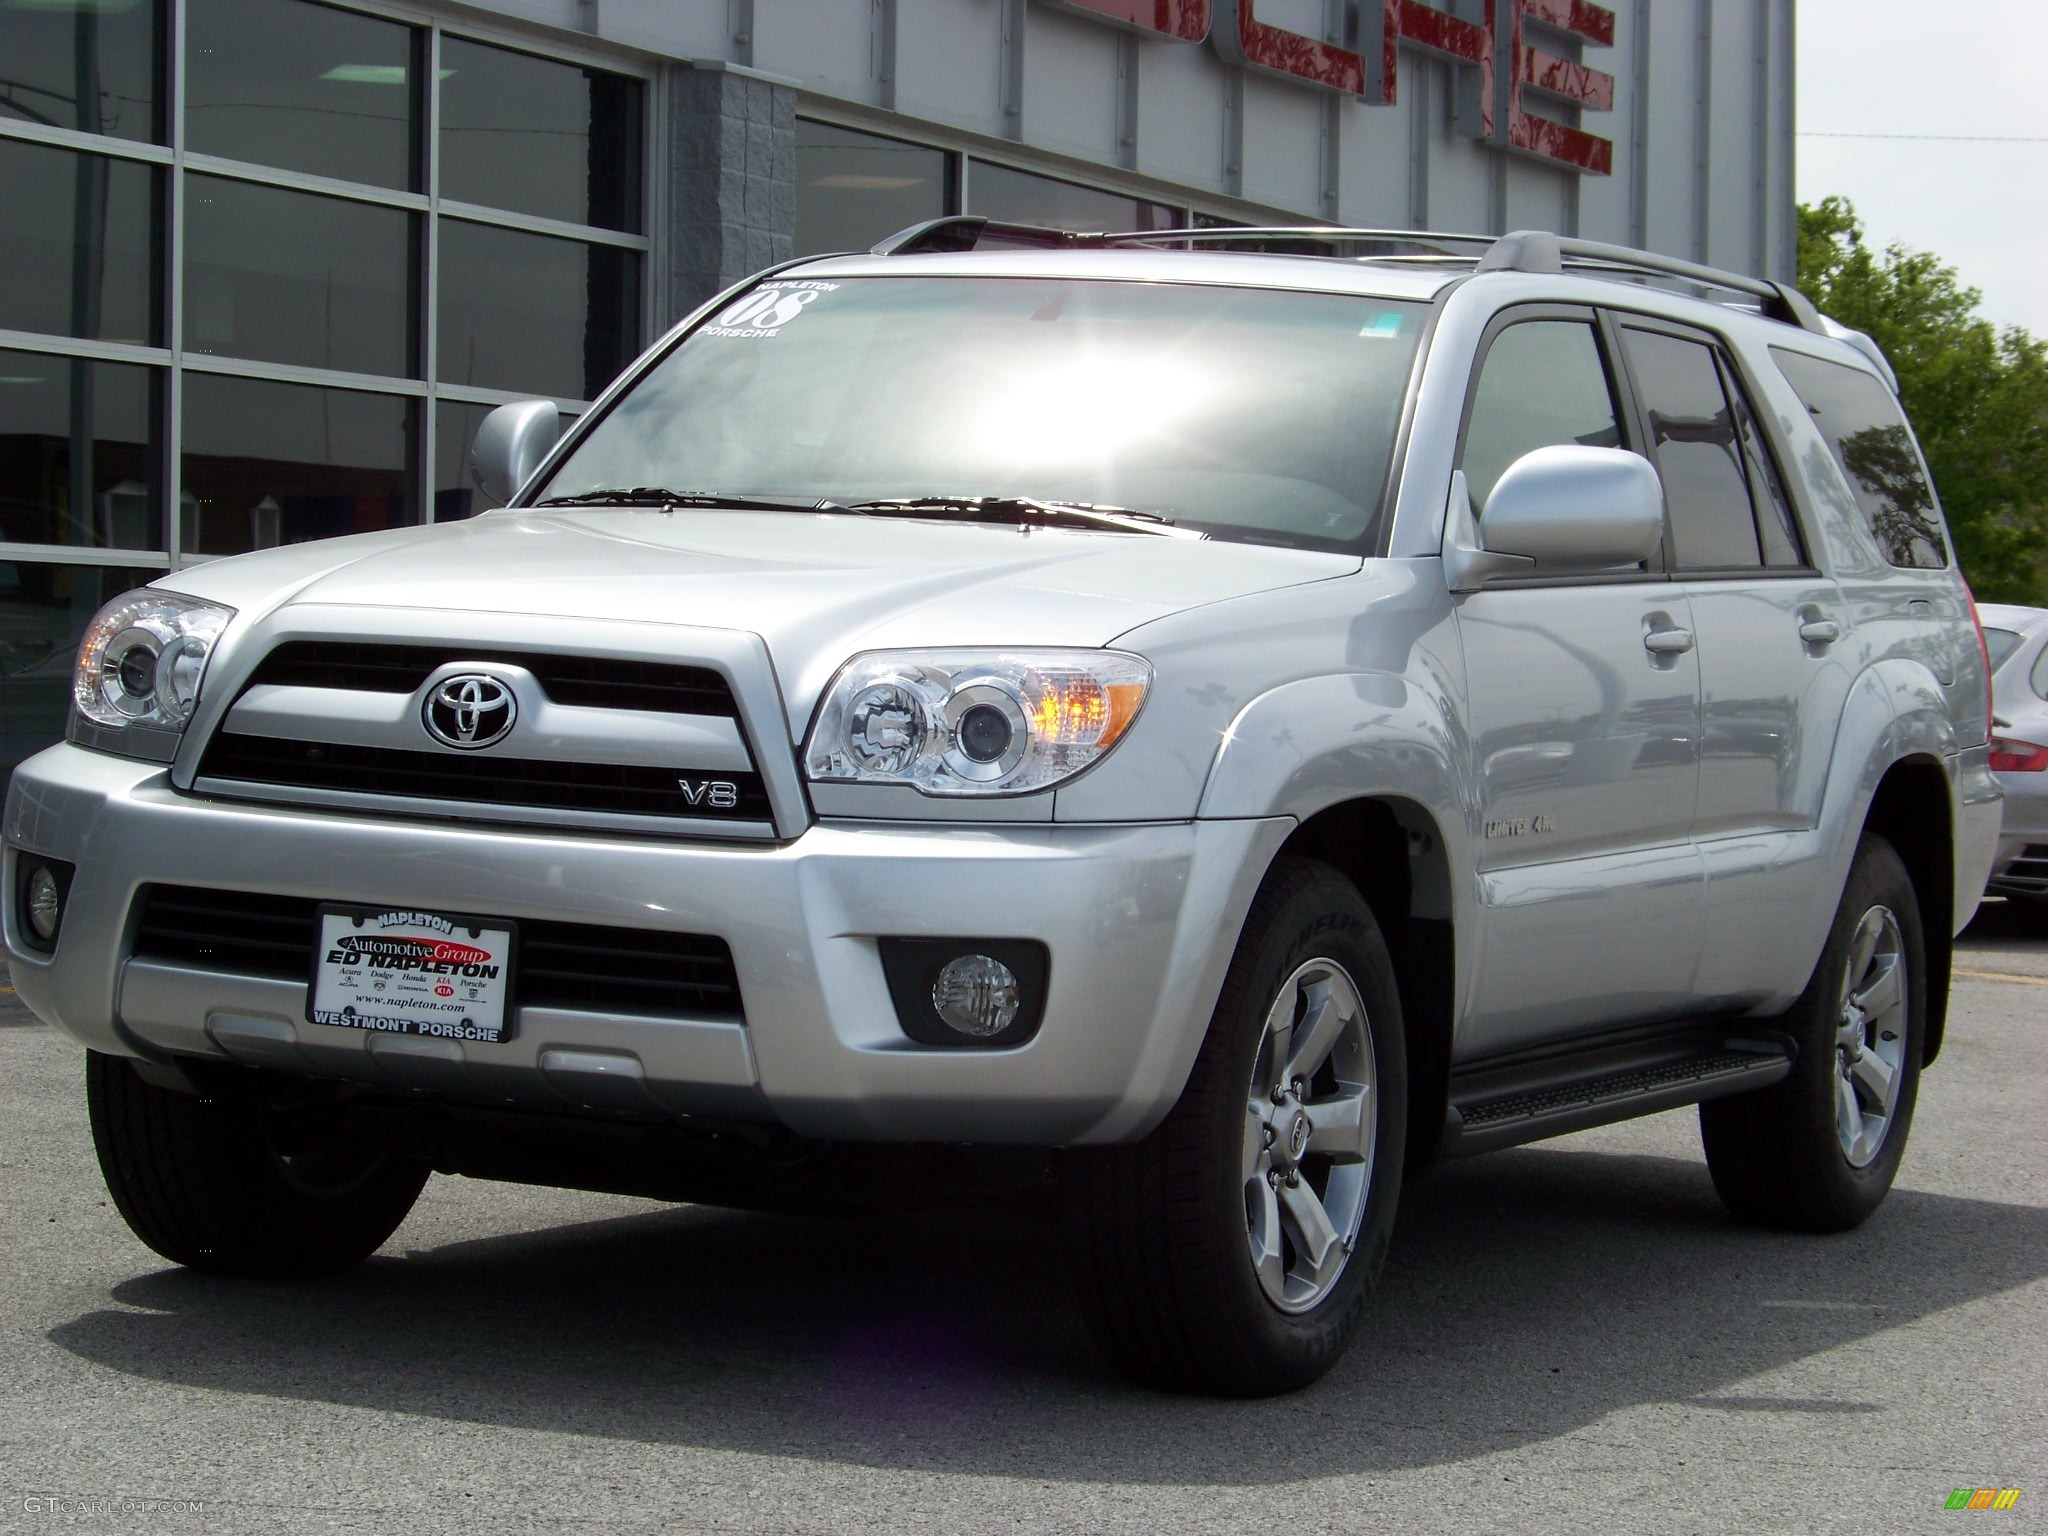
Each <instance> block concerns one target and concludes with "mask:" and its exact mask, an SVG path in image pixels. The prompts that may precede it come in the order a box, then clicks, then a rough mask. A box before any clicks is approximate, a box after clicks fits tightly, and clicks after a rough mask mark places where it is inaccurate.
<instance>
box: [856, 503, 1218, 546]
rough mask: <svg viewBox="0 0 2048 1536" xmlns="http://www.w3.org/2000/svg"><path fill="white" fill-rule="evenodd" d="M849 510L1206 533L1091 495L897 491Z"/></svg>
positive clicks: (1179, 535) (883, 514)
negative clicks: (1056, 497)
mask: <svg viewBox="0 0 2048 1536" xmlns="http://www.w3.org/2000/svg"><path fill="white" fill-rule="evenodd" d="M846 510H848V511H852V512H864V513H866V514H868V515H869V516H870V517H928V518H934V519H965V520H967V521H970V522H984V523H1017V524H1020V525H1022V526H1025V527H1031V526H1034V525H1036V524H1041V523H1043V524H1048V525H1061V524H1063V525H1065V526H1067V527H1073V528H1114V529H1116V530H1117V531H1118V532H1120V533H1158V534H1165V535H1167V536H1168V537H1172V538H1183V539H1200V538H1206V537H1207V535H1206V534H1200V533H1196V532H1195V531H1194V530H1193V529H1191V528H1177V527H1175V526H1174V522H1173V519H1172V518H1170V517H1161V516H1160V515H1159V514H1158V513H1156V512H1134V511H1132V510H1131V509H1130V508H1129V507H1105V506H1100V505H1098V504H1096V503H1095V502H1091V501H1040V500H1039V499H1038V498H1037V497H1036V496H896V497H890V498H888V499H886V500H882V501H857V502H855V503H854V504H853V505H852V506H851V507H849V508H847V509H846Z"/></svg>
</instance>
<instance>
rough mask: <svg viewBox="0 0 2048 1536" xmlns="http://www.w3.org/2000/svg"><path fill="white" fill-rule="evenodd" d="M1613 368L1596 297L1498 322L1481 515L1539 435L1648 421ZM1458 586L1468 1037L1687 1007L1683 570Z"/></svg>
mask: <svg viewBox="0 0 2048 1536" xmlns="http://www.w3.org/2000/svg"><path fill="white" fill-rule="evenodd" d="M1615 377H1616V371H1615V369H1614V368H1613V366H1612V359H1611V358H1610V356H1609V355H1608V343H1607V339H1606V337H1605V336H1604V335H1603V333H1602V331H1601V330H1600V328H1599V327H1598V326H1597V325H1596V324H1595V322H1594V320H1593V318H1592V316H1591V315H1590V314H1579V313H1576V312H1572V311H1561V310H1551V309H1545V310H1543V311H1541V312H1536V313H1534V314H1533V315H1529V316H1527V317H1525V316H1524V314H1523V312H1520V311H1510V312H1509V314H1508V315H1507V316H1506V317H1504V319H1503V320H1502V321H1499V322H1496V328H1495V329H1494V331H1493V332H1492V333H1491V335H1490V338H1489V340H1488V342H1487V343H1486V344H1485V351H1484V355H1483V357H1482V359H1481V362H1480V372H1479V379H1478V385H1477V388H1476V389H1475V390H1474V393H1473V398H1472V403H1471V406H1470V408H1469V411H1468V413H1467V415H1468V419H1467V423H1466V427H1465V432H1464V437H1463V443H1462V447H1461V450H1460V466H1461V467H1462V468H1463V470H1464V472H1465V476H1466V482H1467V485H1468V486H1469V488H1470V491H1471V494H1472V500H1473V506H1474V510H1475V511H1476V512H1477V513H1478V515H1479V519H1480V526H1481V528H1482V529H1483V528H1484V526H1485V498H1486V497H1487V495H1488V494H1489V493H1490V492H1491V491H1492V488H1493V485H1494V483H1495V481H1497V480H1498V479H1499V478H1500V476H1501V474H1502V473H1503V472H1504V471H1505V470H1506V469H1507V467H1508V465H1510V464H1511V463H1513V462H1514V461H1515V460H1516V459H1517V458H1519V457H1521V455H1523V454H1524V453H1527V452H1529V451H1530V450H1532V449H1535V448H1540V447H1545V446H1548V445H1550V444H1554V443H1581V444H1586V445H1589V446H1596V447H1613V446H1624V445H1628V444H1629V443H1630V441H1631V436H1632V434H1631V433H1630V432H1628V431H1627V430H1625V427H1624V423H1625V421H1626V419H1627V418H1626V416H1625V415H1624V413H1623V412H1622V411H1621V410H1620V409H1619V408H1618V406H1617V401H1616V393H1615V389H1614V384H1613V380H1614V378H1615ZM1456 601H1457V611H1458V626H1459V631H1460V635H1461V637H1462V640H1463V643H1464V652H1465V667H1466V690H1467V692H1466V697H1467V709H1468V713H1467V719H1468V722H1469V725H1470V735H1471V739H1470V744H1469V750H1470V753H1471V768H1472V783H1473V784H1474V786H1475V789H1476V793H1477V798H1478V805H1477V807H1476V819H1477V820H1478V822H1479V823H1480V825H1479V826H1478V827H1477V828H1476V829H1475V831H1476V832H1477V834H1478V835H1477V836H1476V837H1475V841H1474V846H1475V848H1476V849H1477V850H1478V876H1479V894H1480V903H1481V912H1480V924H1481V931H1480V933H1479V935H1478V954H1477V956H1476V964H1475V967H1474V972H1473V974H1474V981H1473V984H1472V985H1473V992H1472V995H1471V996H1470V998H1469V999H1468V1000H1467V1008H1466V1015H1465V1017H1466V1022H1465V1024H1464V1026H1463V1028H1462V1029H1461V1031H1460V1035H1459V1039H1458V1042H1457V1046H1456V1055H1457V1057H1458V1059H1459V1060H1471V1059H1474V1058H1477V1057H1483V1056H1491V1055H1495V1054H1498V1053H1500V1052H1502V1051H1508V1050H1513V1049H1516V1048H1518V1047H1522V1046H1528V1045H1535V1044H1540V1043H1543V1042H1545V1041H1547V1040H1550V1039H1554V1038H1557V1037H1560V1036H1565V1035H1578V1034H1583V1033H1585V1032H1587V1031H1588V1030H1593V1029H1598V1028H1599V1027H1601V1026H1603V1025H1620V1024H1627V1023H1634V1022H1647V1021H1652V1020H1657V1019H1661V1018H1670V1017H1676V1016H1679V1015H1681V1014H1683V1013H1685V1012H1686V1011H1687V1010H1688V1005H1689V1002H1690V999H1691V994H1692V988H1693V981H1694V972H1695V968H1696V965H1697V962H1698V958H1699V947H1700V930H1701V924H1702V920H1703V917H1704V907H1703V880H1702V875H1701V866H1700V860H1699V854H1698V852H1697V850H1696V849H1695V848H1694V847H1693V845H1692V842H1691V833H1692V824H1693V814H1694V804H1695V799H1696V796H1697V792H1698V786H1699V771H1700V754H1699V742H1700V673H1699V661H1698V657H1697V655H1696V653H1695V651H1694V649H1693V648H1692V633H1693V616H1692V609H1691V604H1690V602H1689V600H1688V598H1687V595H1686V591H1685V588H1684V586H1683V585H1681V584H1680V583H1678V582H1675V581H1673V580H1671V579H1669V578H1668V576H1667V575H1666V574H1665V573H1664V572H1663V571H1661V570H1657V571H1649V570H1640V571H1634V572H1624V573H1618V574H1615V575H1613V576H1611V577H1603V578H1595V579H1590V580H1589V579H1586V578H1583V577H1571V578H1556V579H1551V580H1542V579H1537V578H1519V579H1513V580H1509V581H1504V582H1503V581H1499V580H1496V582H1495V583H1493V584H1491V585H1489V586H1488V587H1487V588H1485V589H1483V590H1481V591H1478V592H1474V593H1471V594H1468V595H1466V596H1463V597H1460V598H1458V599H1457V600H1456Z"/></svg>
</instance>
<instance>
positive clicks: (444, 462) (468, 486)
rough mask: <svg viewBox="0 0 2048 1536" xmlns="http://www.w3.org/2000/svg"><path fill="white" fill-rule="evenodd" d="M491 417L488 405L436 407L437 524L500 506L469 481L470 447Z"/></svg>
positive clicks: (449, 403)
mask: <svg viewBox="0 0 2048 1536" xmlns="http://www.w3.org/2000/svg"><path fill="white" fill-rule="evenodd" d="M490 414H491V407H490V406H488V405H462V404H460V403H458V402H456V401H453V400H442V401H439V402H437V403H436V404H435V406H434V521H435V522H437V523H452V522H456V521H458V520H460V519H462V518H465V517H475V516H476V515H477V513H479V512H485V511H488V510H490V508H492V507H495V506H497V505H499V503H497V502H495V501H490V500H488V499H486V497H485V496H484V493H483V492H482V491H480V490H478V489H477V486H476V482H475V481H474V480H472V479H470V477H469V445H470V444H471V443H473V442H475V441H476V429H477V428H478V427H480V426H482V425H483V421H484V418H485V417H486V416H488V415H490Z"/></svg>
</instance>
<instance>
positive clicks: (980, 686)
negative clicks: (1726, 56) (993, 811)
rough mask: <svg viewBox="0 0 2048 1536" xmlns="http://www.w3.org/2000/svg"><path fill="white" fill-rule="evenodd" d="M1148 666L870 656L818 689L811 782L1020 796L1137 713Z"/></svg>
mask: <svg viewBox="0 0 2048 1536" xmlns="http://www.w3.org/2000/svg"><path fill="white" fill-rule="evenodd" d="M1151 686H1152V668H1151V665H1150V664H1149V663H1147V662H1146V661H1145V660H1144V659H1143V658H1141V657H1137V656H1129V655H1126V654H1124V653H1123V652H1121V651H872V652H870V653H869V654H867V655H865V656H856V657H855V658H854V659H853V660H852V661H850V662H848V663H847V664H846V666H845V667H844V668H843V669H841V671H840V673H839V676H838V677H837V678H835V679H834V680H833V683H832V686H831V687H830V688H829V689H828V690H826V694H825V705H824V708H822V709H821V710H819V711H818V721H817V724H816V725H815V726H813V727H812V729H811V739H810V743H809V745H808V746H807V747H806V748H805V749H804V767H805V771H806V772H807V773H808V774H809V775H810V777H811V778H812V779H815V780H825V781H838V782H852V783H857V784H909V785H912V786H913V787H915V788H917V789H919V790H921V791H923V792H924V793H925V794H928V795H1020V794H1025V793H1027V792H1029V791H1031V790H1035V789H1045V788H1047V787H1048V786H1050V785H1053V784H1057V783H1059V782H1061V781H1062V780H1064V779H1070V778H1072V777H1073V776H1074V775H1075V774H1077V773H1079V772H1081V770H1082V769H1084V768H1087V767H1089V766H1090V765H1091V764H1093V763H1094V762H1096V761H1097V760H1098V759H1099V758H1101V757H1102V756H1103V754H1104V753H1106V752H1108V751H1109V749H1110V748H1111V747H1113V746H1115V745H1116V743H1117V739H1118V738H1119V737H1121V736H1122V735H1123V733H1124V732H1125V731H1126V730H1127V729H1129V727H1130V724H1131V722H1132V721H1133V720H1135V719H1136V718H1137V717H1138V709H1139V707H1140V706H1141V705H1143V703H1144V702H1145V691H1146V689H1148V688H1150V687H1151Z"/></svg>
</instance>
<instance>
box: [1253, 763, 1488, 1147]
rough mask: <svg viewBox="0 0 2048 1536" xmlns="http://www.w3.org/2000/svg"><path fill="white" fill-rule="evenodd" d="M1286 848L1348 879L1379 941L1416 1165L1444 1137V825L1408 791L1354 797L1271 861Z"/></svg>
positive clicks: (1450, 971) (1450, 1004)
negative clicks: (1387, 963) (1390, 966)
mask: <svg viewBox="0 0 2048 1536" xmlns="http://www.w3.org/2000/svg"><path fill="white" fill-rule="evenodd" d="M1288 854H1296V855H1300V856H1303V857H1307V858H1312V859H1318V860H1320V861H1322V862H1323V863H1326V864H1328V865H1330V866H1332V867H1333V868H1334V869H1336V870H1337V872H1338V873H1339V874H1341V875H1343V876H1344V877H1345V878H1346V879H1347V880H1349V881H1350V882H1351V884H1352V885H1353V886H1355V887H1356V888H1357V890H1358V893H1359V894H1360V895H1361V896H1362V897H1364V898H1365V904H1366V905H1367V906H1368V907H1369V908H1371V910H1372V915H1373V920H1374V921H1375V922H1377V923H1378V924H1379V927H1380V932H1381V933H1382V934H1383V935H1384V936H1385V938H1386V941H1387V950H1388V953H1389V954H1391V955H1392V957H1393V961H1394V985H1395V987H1396V989H1397V990H1398V992H1399V993H1400V997H1401V1024H1402V1035H1403V1039H1404V1041H1405V1043H1406V1045H1407V1055H1408V1145H1407V1148H1406V1158H1407V1165H1408V1167H1409V1169H1410V1170H1415V1169H1419V1168H1421V1167H1423V1166H1424V1165H1426V1164H1427V1163H1428V1162H1430V1161H1431V1160H1432V1159H1433V1158H1434V1157H1435V1155H1436V1152H1437V1150H1438V1142H1439V1141H1440V1139H1441V1137H1442V1134H1443V1126H1444V1107H1445V1105H1446V1104H1447V1103H1448V1102H1449V1095H1450V1069H1451V1034H1452V1027H1453V1023H1454V1020H1455V1016H1456V1009H1455V999H1456V997H1457V959H1458V954H1457V929H1456V923H1455V920H1454V918H1453V901H1452V893H1453V885H1452V868H1451V860H1450V853H1449V849H1448V845H1447V842H1446V839H1445V837H1444V833H1443V829H1442V826H1441V825H1440V823H1439V821H1438V819H1437V817H1436V816H1435V815H1434V814H1433V813H1432V812H1431V811H1430V809H1429V807H1427V806H1425V805H1423V804H1422V803H1421V802H1420V801H1418V800H1414V799H1411V798H1409V797H1407V796H1405V795H1398V794H1367V795H1360V796H1357V797H1354V798H1352V799H1348V800H1340V801H1336V802H1334V803H1332V804H1330V805H1327V806H1325V807H1323V808H1322V809H1321V810H1319V811H1317V812H1315V813H1314V814H1313V815H1311V816H1309V817H1308V818H1307V819H1306V820H1304V821H1303V822H1302V823H1301V824H1300V825H1299V826H1297V827H1296V828H1295V829H1294V831H1293V832H1292V833H1291V834H1289V836H1288V838H1287V840H1286V841H1285V842H1284V843H1283V844H1281V846H1280V848H1279V850H1278V851H1277V852H1276V853H1275V854H1274V858H1275V859H1276V860H1277V859H1279V858H1281V857H1284V856H1286V855H1288Z"/></svg>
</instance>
